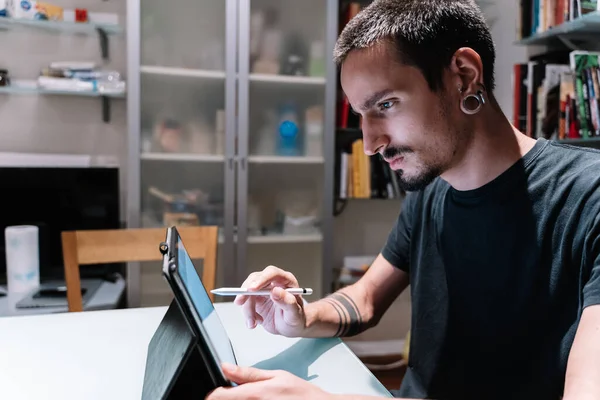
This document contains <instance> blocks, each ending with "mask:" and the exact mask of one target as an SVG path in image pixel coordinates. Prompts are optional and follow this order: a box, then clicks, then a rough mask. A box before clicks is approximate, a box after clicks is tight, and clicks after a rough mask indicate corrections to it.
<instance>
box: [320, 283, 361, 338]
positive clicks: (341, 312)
mask: <svg viewBox="0 0 600 400" xmlns="http://www.w3.org/2000/svg"><path fill="white" fill-rule="evenodd" d="M325 301H327V302H328V303H330V304H331V305H332V306H333V308H334V309H335V310H336V311H337V313H338V316H339V319H340V322H339V325H338V330H337V332H336V333H335V336H337V337H348V336H354V335H357V334H359V333H361V332H362V331H363V329H364V326H363V320H362V317H361V315H360V310H359V309H358V306H357V305H356V303H355V302H354V300H352V298H351V297H350V296H348V295H347V294H345V293H343V292H336V293H333V294H331V295H330V296H328V297H326V298H325Z"/></svg>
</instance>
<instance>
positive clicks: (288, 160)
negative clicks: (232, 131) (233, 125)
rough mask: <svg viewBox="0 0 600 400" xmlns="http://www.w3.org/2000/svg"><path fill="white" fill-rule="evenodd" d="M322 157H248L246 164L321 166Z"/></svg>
mask: <svg viewBox="0 0 600 400" xmlns="http://www.w3.org/2000/svg"><path fill="white" fill-rule="evenodd" d="M324 161H325V160H324V158H323V157H311V156H259V155H256V156H249V157H248V162H250V163H254V164H322V163H323V162H324Z"/></svg>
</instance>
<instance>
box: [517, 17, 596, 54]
mask: <svg viewBox="0 0 600 400" xmlns="http://www.w3.org/2000/svg"><path fill="white" fill-rule="evenodd" d="M598 33H600V12H592V13H589V14H586V15H584V16H582V17H580V18H577V19H574V20H572V21H568V22H565V23H564V24H561V25H558V26H555V27H552V28H550V29H548V30H547V31H545V32H542V33H538V34H534V35H532V36H529V37H527V38H523V39H521V40H519V41H517V42H516V44H518V45H523V46H527V45H547V44H549V43H551V42H556V41H562V40H564V39H566V38H567V37H568V38H585V37H589V36H590V35H592V34H598ZM596 40H597V39H596Z"/></svg>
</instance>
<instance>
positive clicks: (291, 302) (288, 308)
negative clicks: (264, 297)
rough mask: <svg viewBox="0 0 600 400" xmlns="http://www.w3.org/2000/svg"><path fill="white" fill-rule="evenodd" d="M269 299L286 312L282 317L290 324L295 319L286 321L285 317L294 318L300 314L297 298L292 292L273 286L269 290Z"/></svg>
mask: <svg viewBox="0 0 600 400" xmlns="http://www.w3.org/2000/svg"><path fill="white" fill-rule="evenodd" d="M271 299H272V300H273V302H274V303H275V304H276V305H277V306H278V307H279V308H281V309H282V310H283V311H284V312H285V313H286V314H284V319H286V322H288V323H290V324H295V323H296V322H297V321H295V320H291V321H287V318H290V317H291V318H294V317H296V316H298V315H299V314H300V305H299V304H298V299H297V298H296V296H294V295H293V294H291V293H289V292H287V291H286V290H284V289H283V288H280V287H275V288H273V290H271Z"/></svg>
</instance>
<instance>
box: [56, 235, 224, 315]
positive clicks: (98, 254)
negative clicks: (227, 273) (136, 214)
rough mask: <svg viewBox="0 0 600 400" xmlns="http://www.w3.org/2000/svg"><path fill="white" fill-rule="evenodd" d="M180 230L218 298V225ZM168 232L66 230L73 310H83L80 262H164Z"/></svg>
mask: <svg viewBox="0 0 600 400" xmlns="http://www.w3.org/2000/svg"><path fill="white" fill-rule="evenodd" d="M177 230H178V231H179V234H180V235H181V238H182V239H183V242H184V244H185V247H186V250H187V251H188V253H189V255H190V257H191V258H192V259H199V258H201V259H202V260H203V268H202V283H203V284H204V286H205V287H206V290H207V291H208V294H209V296H210V299H211V300H214V298H213V294H212V293H210V291H211V290H212V289H214V286H215V278H216V258H217V237H218V228H217V227H216V226H182V227H177ZM166 232H167V230H166V228H151V229H148V228H140V229H115V230H110V229H109V230H84V231H66V232H62V249H63V261H64V268H65V281H66V284H67V302H68V305H69V311H83V300H82V295H81V280H80V273H79V266H80V265H90V264H110V263H120V262H143V261H161V260H162V257H163V256H162V254H161V253H160V251H159V245H160V243H161V242H164V241H165V239H166Z"/></svg>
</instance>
